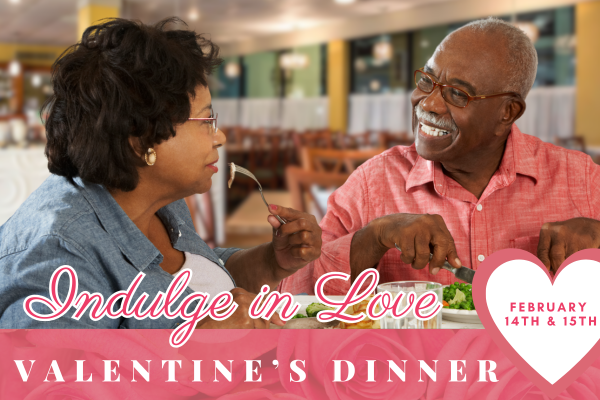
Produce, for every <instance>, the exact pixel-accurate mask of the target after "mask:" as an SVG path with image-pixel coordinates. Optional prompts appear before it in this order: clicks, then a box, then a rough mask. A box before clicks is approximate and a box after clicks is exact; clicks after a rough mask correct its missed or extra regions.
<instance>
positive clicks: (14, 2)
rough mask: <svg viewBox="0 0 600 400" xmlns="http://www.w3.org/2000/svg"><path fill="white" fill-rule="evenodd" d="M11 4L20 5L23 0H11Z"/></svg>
mask: <svg viewBox="0 0 600 400" xmlns="http://www.w3.org/2000/svg"><path fill="white" fill-rule="evenodd" d="M10 2H11V3H13V4H19V3H20V2H21V0H10Z"/></svg>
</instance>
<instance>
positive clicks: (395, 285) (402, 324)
mask: <svg viewBox="0 0 600 400" xmlns="http://www.w3.org/2000/svg"><path fill="white" fill-rule="evenodd" d="M384 291H387V292H390V294H391V295H392V297H393V299H394V300H395V299H396V297H397V296H398V295H399V294H400V293H404V297H403V298H402V301H401V302H400V305H399V307H398V308H399V309H400V310H402V309H404V308H405V307H406V305H407V296H408V293H409V292H415V294H416V295H417V299H418V298H419V297H420V296H421V295H422V294H423V293H425V292H435V293H436V294H437V297H438V301H439V302H440V303H441V302H442V300H443V289H442V284H440V283H437V282H426V281H401V282H388V283H383V284H381V285H379V286H377V293H380V292H384ZM380 323H381V329H440V328H441V327H442V311H441V310H440V312H439V313H437V315H435V316H434V317H432V318H430V319H428V320H425V321H421V320H419V319H417V317H415V313H414V307H413V310H411V311H410V312H409V313H408V314H406V315H405V316H404V317H402V318H400V319H395V318H393V317H392V314H391V311H388V312H387V314H386V315H385V317H383V318H381V320H380Z"/></svg>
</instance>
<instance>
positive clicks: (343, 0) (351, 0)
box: [334, 0, 356, 4]
mask: <svg viewBox="0 0 600 400" xmlns="http://www.w3.org/2000/svg"><path fill="white" fill-rule="evenodd" d="M334 1H335V2H336V3H338V4H352V3H354V2H355V1H356V0H334Z"/></svg>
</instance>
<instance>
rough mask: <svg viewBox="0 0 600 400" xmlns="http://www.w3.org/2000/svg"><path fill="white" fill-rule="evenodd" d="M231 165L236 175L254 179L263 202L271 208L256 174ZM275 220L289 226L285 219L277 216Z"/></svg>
mask: <svg viewBox="0 0 600 400" xmlns="http://www.w3.org/2000/svg"><path fill="white" fill-rule="evenodd" d="M230 165H231V167H232V168H233V171H234V172H233V173H234V175H235V173H236V172H239V173H241V174H243V175H246V176H249V177H250V178H252V179H254V182H256V183H257V184H258V191H259V192H260V197H262V199H263V201H264V202H265V204H266V205H267V208H269V203H267V200H265V195H264V194H263V190H262V186H260V182H259V181H258V179H256V177H255V176H254V174H253V173H252V172H250V171H248V170H247V169H246V168H243V167H240V166H239V165H235V164H234V163H230ZM275 218H277V221H279V222H280V223H282V224H287V222H288V221H287V220H286V219H285V218H282V217H280V216H279V215H275Z"/></svg>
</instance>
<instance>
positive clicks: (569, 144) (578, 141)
mask: <svg viewBox="0 0 600 400" xmlns="http://www.w3.org/2000/svg"><path fill="white" fill-rule="evenodd" d="M554 143H555V144H556V145H557V146H561V147H564V148H566V149H571V150H579V151H581V152H583V153H586V154H587V152H586V151H585V150H586V147H585V138H584V137H583V136H573V137H570V138H559V137H557V138H555V139H554Z"/></svg>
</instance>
